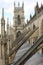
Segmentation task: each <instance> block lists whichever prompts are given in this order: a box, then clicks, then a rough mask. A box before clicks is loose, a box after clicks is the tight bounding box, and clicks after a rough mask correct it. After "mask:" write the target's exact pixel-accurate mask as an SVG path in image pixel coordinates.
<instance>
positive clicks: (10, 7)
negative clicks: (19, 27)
mask: <svg viewBox="0 0 43 65" xmlns="http://www.w3.org/2000/svg"><path fill="white" fill-rule="evenodd" d="M14 2H15V3H16V6H18V2H20V6H22V2H24V11H25V12H24V15H25V19H29V16H30V14H32V15H33V14H34V8H35V5H36V3H37V2H38V3H39V6H41V3H42V4H43V0H0V19H1V13H2V8H4V10H5V20H6V19H7V18H9V21H10V22H11V23H12V22H13V13H14V12H13V11H14Z"/></svg>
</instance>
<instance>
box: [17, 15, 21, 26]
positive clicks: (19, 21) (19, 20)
mask: <svg viewBox="0 0 43 65" xmlns="http://www.w3.org/2000/svg"><path fill="white" fill-rule="evenodd" d="M17 20H18V24H19V25H20V24H21V19H20V15H18V18H17Z"/></svg>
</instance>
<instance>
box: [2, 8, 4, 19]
mask: <svg viewBox="0 0 43 65" xmlns="http://www.w3.org/2000/svg"><path fill="white" fill-rule="evenodd" d="M2 18H3V19H4V8H2Z"/></svg>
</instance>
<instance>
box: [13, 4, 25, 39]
mask: <svg viewBox="0 0 43 65" xmlns="http://www.w3.org/2000/svg"><path fill="white" fill-rule="evenodd" d="M13 26H14V35H15V36H14V37H15V38H18V37H19V35H20V34H21V33H22V32H23V29H24V26H25V17H24V3H22V6H21V7H20V4H19V3H18V7H16V6H15V3H14V23H13Z"/></svg>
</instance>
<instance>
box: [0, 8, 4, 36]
mask: <svg viewBox="0 0 43 65" xmlns="http://www.w3.org/2000/svg"><path fill="white" fill-rule="evenodd" d="M1 34H2V36H4V35H5V20H4V8H2V18H1Z"/></svg>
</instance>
